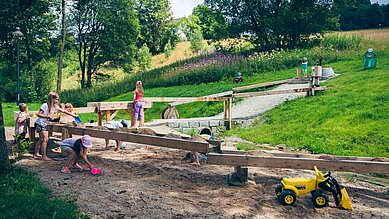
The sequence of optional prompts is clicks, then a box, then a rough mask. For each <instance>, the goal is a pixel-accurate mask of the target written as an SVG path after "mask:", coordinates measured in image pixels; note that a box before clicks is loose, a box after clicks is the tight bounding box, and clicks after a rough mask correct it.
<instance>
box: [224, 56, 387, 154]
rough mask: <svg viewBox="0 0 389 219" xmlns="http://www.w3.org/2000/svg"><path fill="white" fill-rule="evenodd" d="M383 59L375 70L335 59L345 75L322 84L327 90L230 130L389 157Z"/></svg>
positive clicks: (315, 148) (260, 139)
mask: <svg viewBox="0 0 389 219" xmlns="http://www.w3.org/2000/svg"><path fill="white" fill-rule="evenodd" d="M378 63H379V64H378V65H377V68H376V69H373V70H364V69H363V66H362V63H361V61H360V60H355V61H343V62H338V63H334V64H331V66H332V67H333V69H334V70H335V72H336V73H338V74H341V75H340V76H338V77H336V78H334V79H331V80H329V81H328V82H326V83H323V84H322V85H323V86H327V90H326V91H325V92H322V93H320V94H319V95H317V96H314V97H309V98H300V99H297V100H294V101H290V102H287V103H286V104H283V105H281V106H280V107H277V108H275V109H274V110H271V111H269V112H267V113H265V114H264V115H263V116H262V118H260V119H259V120H258V122H257V125H253V126H252V127H249V128H246V129H240V128H235V129H233V130H231V131H229V132H228V133H227V134H228V135H232V134H235V135H238V136H240V137H242V138H243V139H246V140H249V141H253V142H255V143H269V144H273V145H276V144H286V145H287V146H289V147H292V148H296V149H306V150H309V151H311V152H313V153H325V154H332V155H352V156H372V157H389V134H388V133H389V126H388V124H389V113H388V112H389V83H388V82H389V74H388V70H389V68H388V66H389V56H388V55H387V56H383V57H381V58H380V59H379V60H378ZM262 123H264V124H262ZM259 124H262V125H259Z"/></svg>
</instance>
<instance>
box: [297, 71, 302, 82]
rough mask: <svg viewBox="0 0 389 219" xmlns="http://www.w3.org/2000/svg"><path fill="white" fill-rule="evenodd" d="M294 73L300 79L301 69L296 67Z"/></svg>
mask: <svg viewBox="0 0 389 219" xmlns="http://www.w3.org/2000/svg"><path fill="white" fill-rule="evenodd" d="M296 73H297V79H299V80H302V77H301V69H299V68H297V71H296Z"/></svg>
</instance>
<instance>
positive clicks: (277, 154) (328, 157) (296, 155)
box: [220, 150, 375, 161]
mask: <svg viewBox="0 0 389 219" xmlns="http://www.w3.org/2000/svg"><path fill="white" fill-rule="evenodd" d="M255 152H256V151H251V152H250V151H240V150H222V151H221V152H220V153H222V154H239V155H255ZM259 153H266V154H269V155H271V156H274V157H294V158H315V159H325V160H359V161H374V160H375V158H373V157H355V156H335V155H327V154H302V153H286V152H274V151H268V150H259Z"/></svg>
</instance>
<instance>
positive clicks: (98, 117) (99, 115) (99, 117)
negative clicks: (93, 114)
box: [97, 112, 105, 126]
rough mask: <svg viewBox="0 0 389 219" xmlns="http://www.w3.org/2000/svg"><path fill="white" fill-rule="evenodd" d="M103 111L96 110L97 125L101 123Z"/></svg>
mask: <svg viewBox="0 0 389 219" xmlns="http://www.w3.org/2000/svg"><path fill="white" fill-rule="evenodd" d="M104 116H105V115H104V113H102V112H98V113H97V125H99V126H101V125H103V118H104Z"/></svg>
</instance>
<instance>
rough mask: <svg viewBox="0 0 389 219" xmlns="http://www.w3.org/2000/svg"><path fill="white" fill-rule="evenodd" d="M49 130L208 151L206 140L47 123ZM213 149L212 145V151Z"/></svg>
mask: <svg viewBox="0 0 389 219" xmlns="http://www.w3.org/2000/svg"><path fill="white" fill-rule="evenodd" d="M48 128H49V130H51V131H53V132H63V129H66V130H67V131H68V134H74V135H85V134H87V135H90V136H91V137H95V138H103V139H113V140H118V141H125V142H134V143H139V144H147V145H154V146H159V147H166V148H175V149H182V150H188V151H197V152H202V153H208V152H209V144H208V143H207V142H200V141H192V140H185V139H177V138H169V137H157V136H151V135H143V134H135V133H128V132H120V131H114V130H112V131H111V130H101V129H93V128H81V127H68V126H64V125H57V124H49V125H48ZM213 150H215V149H214V147H213V148H212V151H213Z"/></svg>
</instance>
